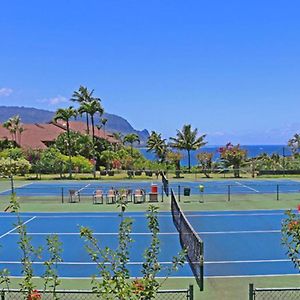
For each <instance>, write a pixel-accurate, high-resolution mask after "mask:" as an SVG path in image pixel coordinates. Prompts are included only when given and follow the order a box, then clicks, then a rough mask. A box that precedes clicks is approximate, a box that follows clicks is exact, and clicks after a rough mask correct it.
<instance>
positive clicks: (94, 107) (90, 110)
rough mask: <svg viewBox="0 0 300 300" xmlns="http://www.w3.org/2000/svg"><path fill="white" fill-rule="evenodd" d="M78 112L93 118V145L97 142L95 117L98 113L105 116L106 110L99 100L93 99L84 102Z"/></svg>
mask: <svg viewBox="0 0 300 300" xmlns="http://www.w3.org/2000/svg"><path fill="white" fill-rule="evenodd" d="M78 112H79V113H80V114H83V113H86V114H88V115H89V116H90V117H91V125H92V139H93V143H94V142H95V121H94V116H95V114H96V113H99V114H100V116H101V115H102V114H103V112H104V110H103V107H102V106H101V104H100V100H99V99H97V98H92V99H91V100H90V101H84V102H82V103H81V105H80V107H79V109H78Z"/></svg>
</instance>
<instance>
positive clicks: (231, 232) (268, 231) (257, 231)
mask: <svg viewBox="0 0 300 300" xmlns="http://www.w3.org/2000/svg"><path fill="white" fill-rule="evenodd" d="M239 233H242V234H245V233H250V234H251V233H264V234H266V233H281V230H240V231H238V230H237V231H202V232H197V234H199V235H201V234H211V235H213V234H239Z"/></svg>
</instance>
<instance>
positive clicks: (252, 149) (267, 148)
mask: <svg viewBox="0 0 300 300" xmlns="http://www.w3.org/2000/svg"><path fill="white" fill-rule="evenodd" d="M220 147H222V146H205V147H202V148H201V149H200V150H199V151H192V152H191V165H192V166H193V165H197V164H198V162H197V159H196V154H197V153H198V152H212V153H214V156H213V160H214V161H217V160H218V159H219V158H220V155H219V152H218V149H219V148H220ZM241 148H242V149H245V150H247V156H248V157H250V158H252V157H256V156H258V155H260V154H262V153H266V154H269V155H271V154H273V153H276V154H279V155H281V156H282V155H285V156H289V155H291V151H290V148H289V147H287V146H286V145H243V146H242V145H241ZM139 150H140V151H141V153H142V154H143V155H144V156H145V157H146V158H147V159H149V160H155V159H156V158H155V155H154V154H153V153H151V152H147V149H146V148H139ZM181 153H182V155H183V158H182V160H181V165H182V166H187V164H188V159H187V152H186V151H181Z"/></svg>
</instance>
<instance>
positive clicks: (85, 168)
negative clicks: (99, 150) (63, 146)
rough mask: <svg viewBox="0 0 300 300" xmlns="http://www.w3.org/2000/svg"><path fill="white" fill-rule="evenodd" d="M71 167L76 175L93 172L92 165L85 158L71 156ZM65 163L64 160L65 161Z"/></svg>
mask: <svg viewBox="0 0 300 300" xmlns="http://www.w3.org/2000/svg"><path fill="white" fill-rule="evenodd" d="M71 161H72V166H73V168H74V169H75V170H76V171H77V172H78V173H89V172H91V171H92V170H93V163H92V161H91V160H88V159H87V158H85V157H83V156H81V155H76V156H72V158H71ZM65 162H67V161H66V159H65Z"/></svg>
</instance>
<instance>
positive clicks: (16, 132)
mask: <svg viewBox="0 0 300 300" xmlns="http://www.w3.org/2000/svg"><path fill="white" fill-rule="evenodd" d="M3 127H4V128H6V129H7V130H8V131H9V132H10V133H11V135H12V139H13V141H14V142H15V144H19V145H21V134H22V132H23V131H24V128H23V126H22V123H21V118H20V116H19V115H16V116H13V117H11V118H9V119H8V120H7V121H6V122H4V123H3Z"/></svg>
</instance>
